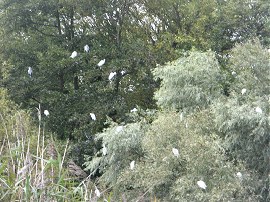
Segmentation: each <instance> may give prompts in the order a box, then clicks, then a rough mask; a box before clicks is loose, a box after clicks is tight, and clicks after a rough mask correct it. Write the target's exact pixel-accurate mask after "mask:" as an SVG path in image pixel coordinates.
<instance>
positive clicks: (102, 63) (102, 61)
mask: <svg viewBox="0 0 270 202" xmlns="http://www.w3.org/2000/svg"><path fill="white" fill-rule="evenodd" d="M104 64H105V59H103V60H100V61H99V63H98V64H97V66H99V67H101V66H102V65H104Z"/></svg>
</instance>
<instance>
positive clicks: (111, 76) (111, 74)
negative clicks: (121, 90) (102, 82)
mask: <svg viewBox="0 0 270 202" xmlns="http://www.w3.org/2000/svg"><path fill="white" fill-rule="evenodd" d="M115 75H116V72H111V73H110V74H109V77H108V79H109V80H110V81H111V80H112V79H113V77H114V76H115Z"/></svg>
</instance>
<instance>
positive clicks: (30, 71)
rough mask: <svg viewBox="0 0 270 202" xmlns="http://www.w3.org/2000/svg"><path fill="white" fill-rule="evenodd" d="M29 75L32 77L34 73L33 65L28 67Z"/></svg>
mask: <svg viewBox="0 0 270 202" xmlns="http://www.w3.org/2000/svg"><path fill="white" fill-rule="evenodd" d="M27 72H28V75H29V76H30V77H32V74H33V69H32V67H28V71H27Z"/></svg>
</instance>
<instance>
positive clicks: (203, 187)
mask: <svg viewBox="0 0 270 202" xmlns="http://www.w3.org/2000/svg"><path fill="white" fill-rule="evenodd" d="M197 185H198V186H199V187H200V188H202V189H206V187H207V186H206V184H205V182H204V181H202V180H200V181H197Z"/></svg>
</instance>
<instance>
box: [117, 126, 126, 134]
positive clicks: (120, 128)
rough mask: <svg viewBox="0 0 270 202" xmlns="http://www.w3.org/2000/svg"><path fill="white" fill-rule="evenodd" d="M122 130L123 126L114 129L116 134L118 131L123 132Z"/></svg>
mask: <svg viewBox="0 0 270 202" xmlns="http://www.w3.org/2000/svg"><path fill="white" fill-rule="evenodd" d="M123 128H124V127H123V126H117V127H116V132H118V133H119V132H120V131H122V130H123Z"/></svg>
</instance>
